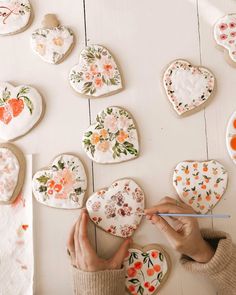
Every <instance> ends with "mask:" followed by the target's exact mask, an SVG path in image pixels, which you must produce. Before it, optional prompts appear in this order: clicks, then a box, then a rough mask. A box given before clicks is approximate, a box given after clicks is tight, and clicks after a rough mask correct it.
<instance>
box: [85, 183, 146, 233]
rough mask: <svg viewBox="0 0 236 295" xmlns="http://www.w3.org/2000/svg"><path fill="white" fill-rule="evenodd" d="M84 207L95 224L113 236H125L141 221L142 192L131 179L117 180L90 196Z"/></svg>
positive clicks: (132, 231)
mask: <svg viewBox="0 0 236 295" xmlns="http://www.w3.org/2000/svg"><path fill="white" fill-rule="evenodd" d="M86 208H87V210H88V213H89V216H90V219H91V220H92V221H93V222H94V223H95V224H96V225H98V226H99V227H101V228H102V229H103V230H105V231H106V232H108V233H110V234H112V235H114V236H118V237H122V238H127V237H130V236H132V235H133V233H134V231H135V230H136V229H137V227H138V225H139V223H140V222H141V219H142V215H139V213H141V212H143V210H144V192H143V191H142V189H141V188H140V187H139V186H138V185H137V184H136V183H135V182H134V181H133V180H131V179H121V180H117V181H115V182H114V183H113V184H112V185H111V186H110V187H109V188H107V189H102V190H99V191H97V192H95V193H94V194H93V195H92V196H90V198H89V199H88V200H87V203H86Z"/></svg>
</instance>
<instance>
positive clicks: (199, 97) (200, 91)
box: [163, 60, 215, 115]
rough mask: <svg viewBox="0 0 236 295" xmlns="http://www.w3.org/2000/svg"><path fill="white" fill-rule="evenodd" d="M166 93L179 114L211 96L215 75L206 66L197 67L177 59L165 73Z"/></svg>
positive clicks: (200, 103) (193, 107)
mask: <svg viewBox="0 0 236 295" xmlns="http://www.w3.org/2000/svg"><path fill="white" fill-rule="evenodd" d="M163 84H164V88H165V91H166V95H167V97H168V99H169V101H170V102H171V104H172V106H173V107H174V110H175V111H176V112H177V114H178V115H182V114H184V113H186V112H188V111H190V110H193V109H195V108H197V107H199V106H200V105H202V104H203V103H205V102H206V101H207V100H208V98H209V97H210V96H211V94H212V92H213V89H214V86H215V78H214V75H213V74H212V73H211V72H210V71H209V70H208V69H206V68H204V67H195V66H193V65H191V64H190V63H189V62H188V61H185V60H175V61H174V62H172V63H171V64H170V65H169V67H168V68H167V70H166V71H165V73H164V77H163Z"/></svg>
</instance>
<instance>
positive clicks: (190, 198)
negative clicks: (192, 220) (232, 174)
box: [173, 160, 228, 214]
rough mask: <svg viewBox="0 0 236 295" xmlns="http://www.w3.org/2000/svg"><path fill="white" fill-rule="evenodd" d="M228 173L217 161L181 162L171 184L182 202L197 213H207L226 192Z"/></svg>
mask: <svg viewBox="0 0 236 295" xmlns="http://www.w3.org/2000/svg"><path fill="white" fill-rule="evenodd" d="M227 181H228V173H227V171H226V170H225V168H224V167H223V166H222V165H221V164H220V163H218V162H217V161H214V160H212V161H206V162H181V163H179V164H178V165H177V167H176V168H175V170H174V175H173V184H174V187H175V189H176V191H177V193H178V195H179V197H180V198H181V199H182V201H183V202H185V203H186V204H188V205H190V206H192V208H193V209H194V210H195V211H196V212H197V213H203V214H204V213H207V212H208V211H209V210H211V209H213V207H214V206H215V205H216V204H217V203H218V202H219V201H220V200H221V198H222V196H223V194H224V192H225V191H226V187H227Z"/></svg>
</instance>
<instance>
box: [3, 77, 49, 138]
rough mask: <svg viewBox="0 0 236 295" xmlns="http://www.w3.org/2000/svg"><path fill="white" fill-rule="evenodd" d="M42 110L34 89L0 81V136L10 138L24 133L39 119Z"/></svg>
mask: <svg viewBox="0 0 236 295" xmlns="http://www.w3.org/2000/svg"><path fill="white" fill-rule="evenodd" d="M42 111H43V104H42V97H41V96H40V94H39V93H38V91H37V90H36V89H34V88H33V87H30V86H26V85H21V86H17V87H14V86H12V85H11V84H9V83H5V82H0V138H2V139H4V140H12V139H15V138H17V137H20V136H22V135H24V134H26V133H27V132H29V131H30V130H31V129H32V128H33V127H34V125H35V124H36V123H37V122H38V121H39V120H40V119H41V115H42Z"/></svg>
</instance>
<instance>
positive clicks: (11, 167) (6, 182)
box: [0, 143, 25, 205]
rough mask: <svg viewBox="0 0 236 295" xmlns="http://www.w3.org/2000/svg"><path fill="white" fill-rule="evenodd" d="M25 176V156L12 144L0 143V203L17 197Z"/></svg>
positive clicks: (7, 202) (5, 202)
mask: <svg viewBox="0 0 236 295" xmlns="http://www.w3.org/2000/svg"><path fill="white" fill-rule="evenodd" d="M24 178H25V157H24V155H23V153H22V152H21V150H20V149H18V148H17V147H16V146H15V145H13V144H6V143H3V144H0V205H1V204H2V205H3V204H11V203H13V202H14V201H15V199H16V198H17V197H18V195H19V193H20V191H21V189H22V186H23V184H24Z"/></svg>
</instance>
